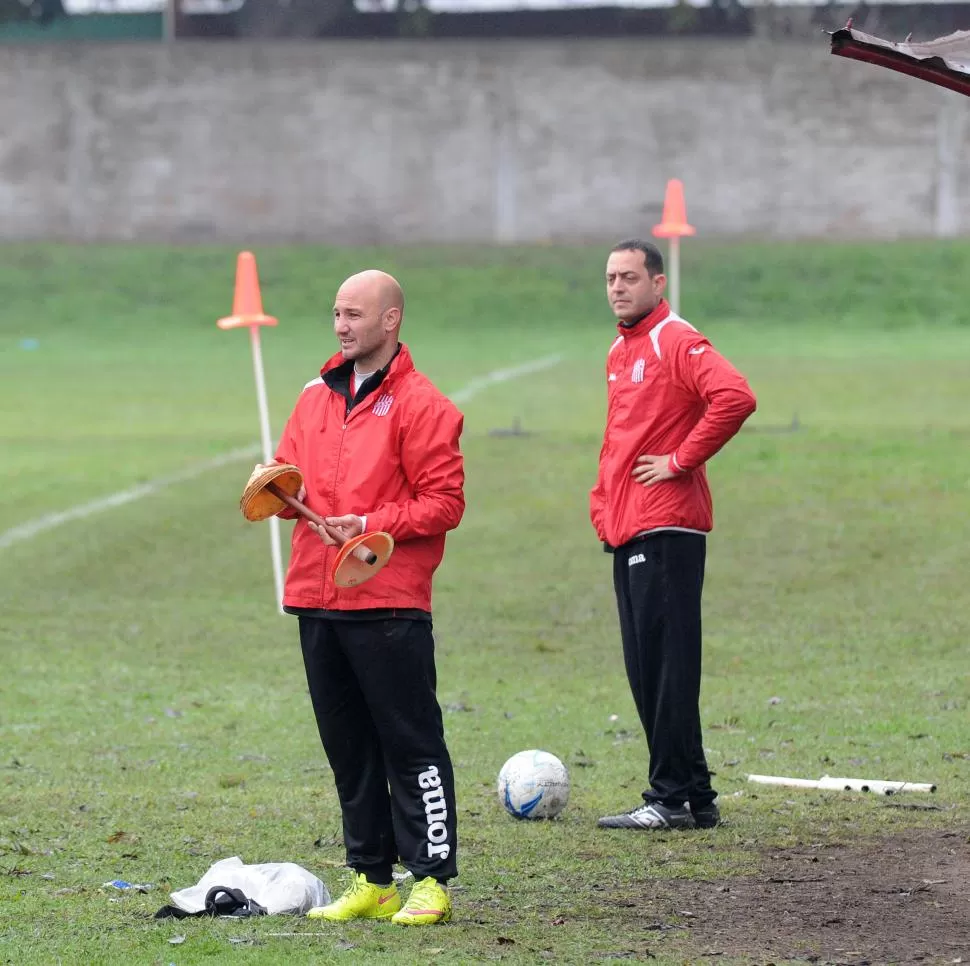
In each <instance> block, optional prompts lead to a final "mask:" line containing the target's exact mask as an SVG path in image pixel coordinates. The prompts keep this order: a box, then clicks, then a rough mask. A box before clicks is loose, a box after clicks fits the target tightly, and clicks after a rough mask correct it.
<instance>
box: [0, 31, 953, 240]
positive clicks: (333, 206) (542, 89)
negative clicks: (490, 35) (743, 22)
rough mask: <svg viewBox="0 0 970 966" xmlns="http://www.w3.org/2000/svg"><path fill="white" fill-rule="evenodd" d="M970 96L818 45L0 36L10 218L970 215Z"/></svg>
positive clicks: (73, 222)
mask: <svg viewBox="0 0 970 966" xmlns="http://www.w3.org/2000/svg"><path fill="white" fill-rule="evenodd" d="M968 110H970V101H968V100H967V99H966V98H960V97H959V96H958V95H949V94H947V93H946V92H944V91H942V90H940V89H938V88H935V87H933V86H931V85H928V84H926V83H924V82H921V81H917V80H914V79H909V78H905V77H902V76H900V75H895V74H893V73H891V72H889V71H886V70H883V69H880V68H876V67H872V66H870V65H866V64H859V63H853V62H850V61H846V60H843V59H841V58H836V57H832V56H831V55H830V54H829V53H828V41H827V38H826V37H825V36H823V35H820V36H819V37H818V39H817V41H816V42H815V43H812V44H811V45H805V44H799V45H789V46H784V45H783V46H780V47H774V48H772V47H771V46H769V45H768V43H767V42H765V41H760V42H759V41H743V42H736V43H733V42H732V43H728V42H716V41H715V42H711V41H696V40H684V41H679V42H669V41H666V42H643V41H636V42H633V41H630V42H627V41H598V40H597V41H590V42H580V41H549V42H538V43H537V42H534V41H529V42H524V41H523V42H491V43H486V42H480V41H469V42H461V41H455V42H437V43H424V42H397V43H380V42H361V43H357V42H353V43H351V42H343V43H333V44H330V43H323V44H303V43H281V44H262V45H259V44H242V43H220V44H204V43H185V44H179V45H176V46H175V47H173V48H166V47H164V46H161V45H144V46H142V45H121V44H119V45H113V46H111V45H109V46H101V45H76V46H49V47H31V48H10V47H7V48H4V49H0V238H5V239H22V238H69V239H138V240H176V241H203V240H224V241H230V242H233V243H236V242H240V241H243V240H253V241H271V240H285V241H303V240H320V241H328V242H342V243H348V244H359V243H378V242H410V241H430V242H458V241H497V242H512V241H578V240H601V239H614V238H616V237H617V236H622V235H627V234H630V233H634V232H644V231H647V230H649V227H650V226H652V225H653V224H654V222H655V221H656V220H658V216H659V213H660V206H661V202H662V197H663V190H664V185H665V183H666V180H667V179H668V178H669V177H680V178H682V179H683V181H684V183H685V187H686V192H687V202H688V211H689V214H690V218H691V221H692V222H694V224H695V225H696V226H697V228H698V230H699V231H700V232H701V233H703V234H704V235H706V236H713V235H717V234H721V235H734V234H753V235H762V236H778V237H791V236H823V235H826V236H831V235H837V236H843V237H893V236H899V235H928V234H934V233H941V234H956V233H963V232H968V231H970V213H968V206H970V174H968V172H967V171H966V168H967V165H966V164H965V163H963V162H962V161H961V158H963V157H965V156H966V150H967V147H968V141H970V132H968V128H970V125H968V124H966V123H965V119H966V113H967V111H968Z"/></svg>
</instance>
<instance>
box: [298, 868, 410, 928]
mask: <svg viewBox="0 0 970 966" xmlns="http://www.w3.org/2000/svg"><path fill="white" fill-rule="evenodd" d="M400 908H401V896H400V894H399V893H398V891H397V886H396V885H395V884H394V883H393V882H392V883H391V884H390V885H387V886H379V885H374V884H373V883H372V882H368V881H367V876H366V875H364V873H363V872H357V873H354V878H353V880H352V881H351V883H350V885H349V886H348V887H347V889H346V891H345V892H344V893H343V895H341V896H339V897H338V898H336V899H334V901H333V902H331V903H330V904H329V905H327V906H316V907H315V908H314V909H311V910H310V911H309V912H308V913H307V918H308V919H326V920H327V921H328V922H345V921H346V920H348V919H390V917H391V916H393V915H394V913H396V912H397V911H398V910H399V909H400Z"/></svg>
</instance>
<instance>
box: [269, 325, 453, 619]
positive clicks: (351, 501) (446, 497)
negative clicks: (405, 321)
mask: <svg viewBox="0 0 970 966" xmlns="http://www.w3.org/2000/svg"><path fill="white" fill-rule="evenodd" d="M340 367H344V368H346V369H347V375H346V378H347V379H349V371H350V368H352V366H350V364H347V363H345V362H344V360H343V358H342V356H341V355H340V354H337V355H335V356H334V357H333V358H332V359H330V360H329V362H327V364H326V365H325V366H324V367H323V369H322V370H321V378H320V379H315V380H314V381H313V382H311V383H309V384H308V385H307V386H306V387H305V388H304V390H303V392H302V394H301V395H300V398H299V399H298V400H297V403H296V406H295V408H294V410H293V413H292V415H291V416H290V418H289V421H288V422H287V424H286V428H285V429H284V430H283V435H282V438H281V439H280V443H279V446H278V448H277V450H276V459H277V461H278V462H281V463H294V464H296V466H298V467H299V468H300V470H301V472H302V474H303V482H304V485H305V486H306V491H307V492H306V501H305V502H306V505H307V506H308V507H309V508H310V509H311V510H314V511H315V512H317V513H318V514H320V516H340V515H342V514H345V513H355V514H357V515H358V516H362V517H363V516H366V518H367V530H368V531H375V530H385V531H387V532H388V533H390V535H391V536H392V537H393V538H394V553H393V554H392V556H391V559H390V560H389V561H388V563H387V565H386V566H385V567H384V569H383V570H381V572H380V573H378V574H377V575H376V576H374V577H372V578H371V579H370V580H368V581H367V582H366V583H363V584H360V585H359V586H357V587H347V588H341V587H337V586H336V585H335V584H334V583H333V581H332V580H331V578H330V571H331V568H332V567H333V562H334V559H335V557H336V554H337V548H336V547H332V546H328V545H327V544H325V543H324V542H323V541H322V540H321V539H320V537H319V536H318V535H317V534H316V533H314V532H313V531H312V530H311V529H310V527H309V526H308V525H307V522H306V520H304V519H303V518H302V517H301V518H299V519H298V520H297V521H296V527H295V528H294V530H293V543H292V551H291V555H290V566H289V570H288V571H287V574H286V588H285V592H284V595H283V602H284V604H286V605H287V606H288V607H297V608H310V609H320V610H345V611H346V610H349V611H357V610H364V609H378V610H381V609H385V608H394V609H398V608H399V609H406V610H410V609H417V610H423V611H430V610H431V578H432V575H433V574H434V572H435V569H436V568H437V567H438V564H440V563H441V560H442V557H443V556H444V552H445V533H446V532H447V531H448V530H452V529H454V528H455V527H457V526H458V523H459V521H460V520H461V518H462V514H463V513H464V510H465V497H464V481H465V474H464V463H463V458H462V454H461V449H460V444H459V440H460V437H461V431H462V424H463V417H462V414H461V413H460V412H459V410H458V408H457V407H456V406H455V404H454V403H453V402H452V401H451V400H450V399H448V398H447V397H446V396H445V395H444V394H442V393H441V392H439V391H438V390H437V389H436V388H435V386H434V385H433V384H432V383H431V380H430V379H428V378H427V377H426V376H424V375H422V374H421V373H420V372H418V371H417V369H415V368H414V362H413V361H412V359H411V353H410V352H409V351H408V349H407V346H405V345H404V344H401V348H400V351H399V352H398V354H397V355H396V356H395V357H394V360H393V361H392V362H391V363H390V365H389V367H388V369H387V373H386V375H385V377H384V379H383V381H382V382H381V383H380V385H379V386H378V387H377V389H375V390H374V391H373V392H372V393H371V394H370V395H368V396H366V397H365V398H364V399H363V400H361V402H360V403H359V404H358V405H356V406H354V408H353V409H351V410H350V412H349V413H348V412H347V400H346V399H345V398H344V396H342V395H341V394H340V393H339V392H337V391H335V390H334V389H333V388H331V387H330V385H328V382H327V380H328V378H332V376H333V374H334V373H335V371H336V370H337V369H338V368H340ZM294 515H295V514H294V513H293V511H291V510H287V511H284V512H283V513H281V514H280V516H282V517H284V518H292V517H293V516H294Z"/></svg>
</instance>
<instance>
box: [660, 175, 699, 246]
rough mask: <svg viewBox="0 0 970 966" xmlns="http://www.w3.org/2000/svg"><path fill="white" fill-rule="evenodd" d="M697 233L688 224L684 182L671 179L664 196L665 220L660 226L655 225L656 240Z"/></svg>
mask: <svg viewBox="0 0 970 966" xmlns="http://www.w3.org/2000/svg"><path fill="white" fill-rule="evenodd" d="M696 233H697V232H696V229H695V228H694V226H693V225H689V224H688V223H687V205H686V204H685V203H684V185H683V182H682V181H680V179H679V178H671V179H670V180H669V181H668V182H667V193H666V194H665V195H664V213H663V220H662V221H661V222H660V224H659V225H654V227H653V234H654V236H655V237H656V238H680V237H682V236H684V235H694V234H696Z"/></svg>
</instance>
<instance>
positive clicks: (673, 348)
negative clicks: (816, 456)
mask: <svg viewBox="0 0 970 966" xmlns="http://www.w3.org/2000/svg"><path fill="white" fill-rule="evenodd" d="M617 330H618V331H619V335H618V336H617V338H616V340H615V341H614V343H613V345H612V346H611V347H610V351H609V355H608V356H607V360H606V379H607V383H606V385H607V393H608V403H607V416H606V432H605V434H604V438H603V446H602V449H601V450H600V460H599V475H598V477H597V480H596V485H595V486H594V487H593V490H592V492H591V494H590V517H591V519H592V521H593V526H594V528H595V529H596V534H597V536H598V537H599V538H600V540H602V541H603V542H604V543H606V544H608V545H610V546H612V547H618V546H620V545H621V544H624V543H626V542H627V541H629V540H632V539H633V538H634V537H636V536H639V535H641V534H644V533H646V532H648V531H650V530H658V529H669V528H681V529H685V530H697V531H701V532H704V533H706V532H708V531H709V530H711V528H712V527H713V525H714V512H713V505H712V502H711V491H710V488H709V487H708V484H707V473H706V472H705V469H704V464H705V463H706V462H707V460H709V459H710V458H711V457H712V456H713V455H714V454H715V453H716V452H717V451H718V450H719V449H720V448H721V447H722V446H723V445H724V444H725V443H726V442H727V441H728V440H729V439H730V438H731V437H732V436H734V434H735V433H737V431H738V430H739V429H740V428H741V425H742V423H743V422H744V421H745V419H747V418H748V416H750V415H751V413H753V412H754V410H755V406H756V401H755V396H754V393H753V392H752V391H751V387H750V386H749V385H748V383H747V380H745V378H744V376H742V375H741V373H740V372H738V371H737V369H735V368H734V366H732V365H731V363H730V362H728V361H727V359H725V358H724V357H723V356H722V355H720V354H719V353H718V352H717V351H716V350H715V349H714V347H713V346H712V345H711V343H710V342H709V341H708V340H707V339H706V338H704V336H703V335H702V334H701V333H700V332H698V331H697V330H696V329H695V328H694V327H693V326H692V325H691V324H690V323H689V322H686V321H685V320H684V319H682V318H681V317H680V316H679V315H677V314H675V313H674V312H672V311H671V309H670V306H669V305H668V304H667V302H666V300H662V301H661V302H660V304H659V305H658V306H657V308H656V309H654V311H653V312H651V313H650V314H649V315H648V316H647V317H646V318H644V319H641V320H640V321H639V322H637V323H636V324H635V325H633V326H631V327H629V328H627V327H625V326H623V325H622V324H621V325H618V326H617ZM664 454H671V459H670V464H669V465H670V467H671V468H672V469H674V470H675V471H676V473H677V475H676V476H675V477H674V478H673V479H671V480H664V481H663V482H660V483H654V484H653V485H652V486H644V485H643V484H642V483H637V482H636V481H635V480H634V479H633V475H632V474H633V468H634V464H635V462H636V459H637V457H638V456H642V455H651V456H662V455H664Z"/></svg>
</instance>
